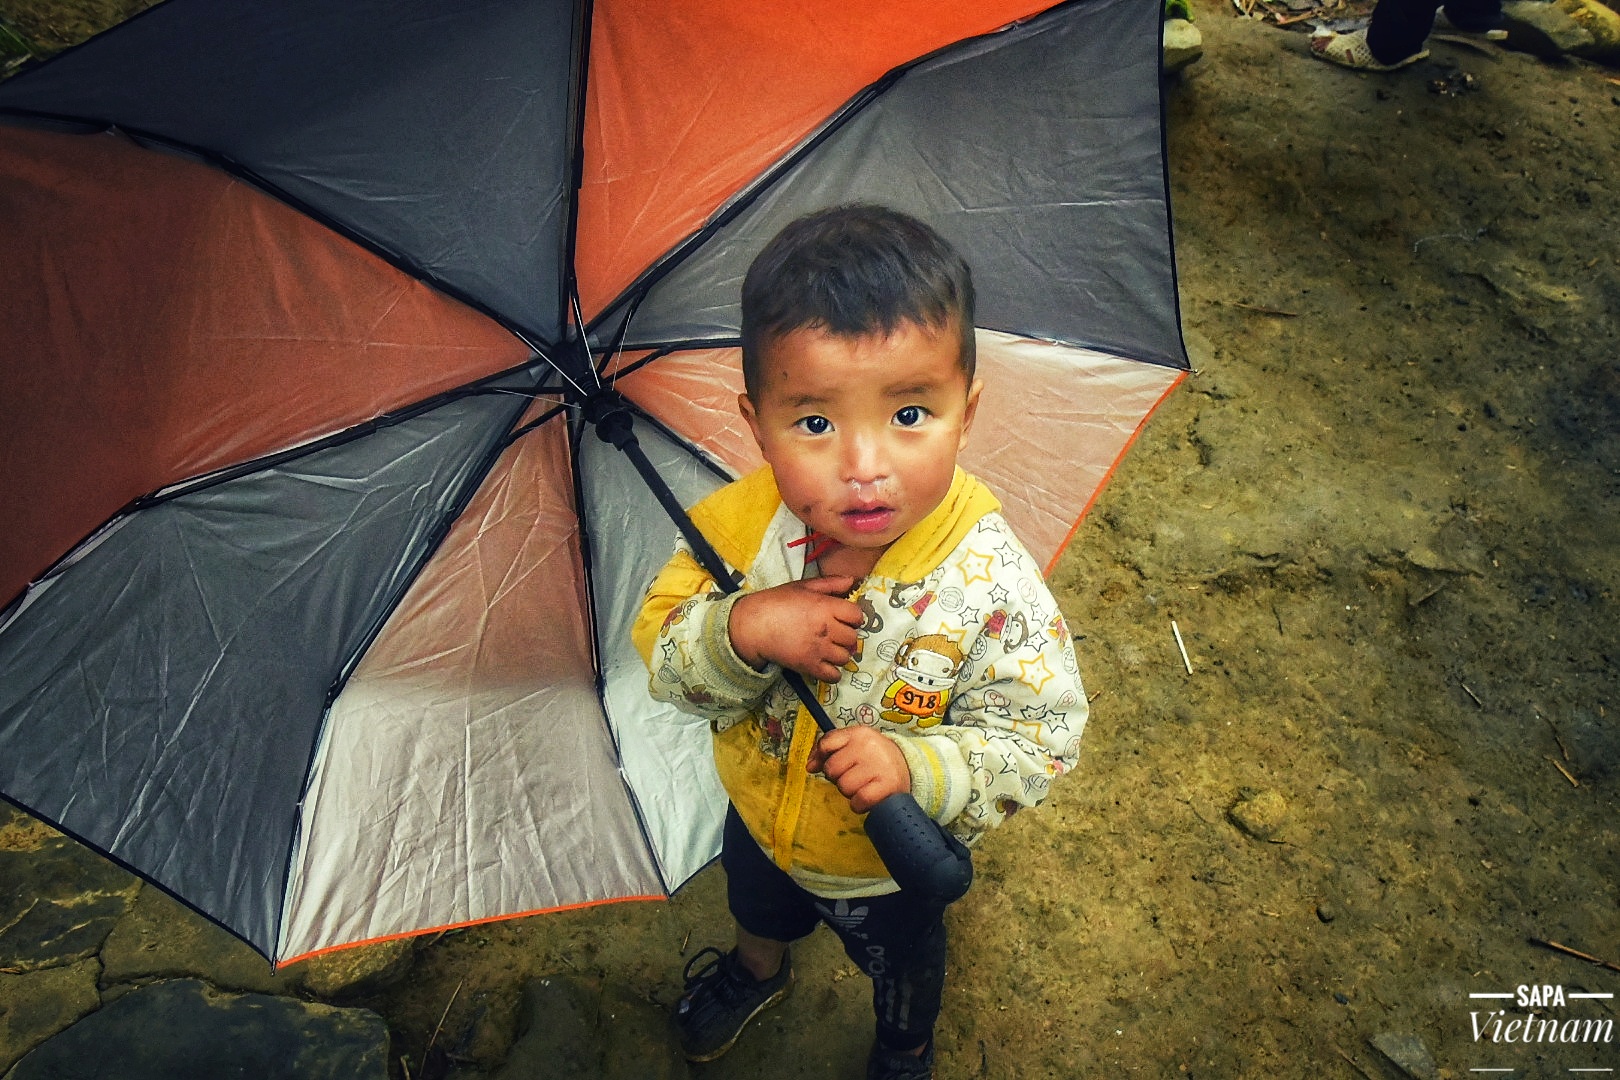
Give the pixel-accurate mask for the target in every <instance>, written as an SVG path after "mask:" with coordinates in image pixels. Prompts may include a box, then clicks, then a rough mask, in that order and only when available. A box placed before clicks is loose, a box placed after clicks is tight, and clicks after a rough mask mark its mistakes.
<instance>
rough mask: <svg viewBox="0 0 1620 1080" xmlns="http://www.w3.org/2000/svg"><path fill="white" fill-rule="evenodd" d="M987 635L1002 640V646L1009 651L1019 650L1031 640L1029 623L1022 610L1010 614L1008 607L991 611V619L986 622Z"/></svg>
mask: <svg viewBox="0 0 1620 1080" xmlns="http://www.w3.org/2000/svg"><path fill="white" fill-rule="evenodd" d="M984 634H985V636H986V637H989V638H994V639H995V640H997V641H999V642H1001V647H1002V649H1004V650H1005V651H1007V652H1017V651H1018V650H1019V649H1021V648H1023V647H1024V642H1026V641H1028V640H1029V623H1028V621H1026V620H1025V618H1024V613H1023V612H1022V611H1015V612H1012V613H1011V614H1008V613H1007V611H1006V609H1004V608H997V609H996V610H995V611H992V612H991V613H990V618H989V620H988V621H987V622H986V623H985V624H984Z"/></svg>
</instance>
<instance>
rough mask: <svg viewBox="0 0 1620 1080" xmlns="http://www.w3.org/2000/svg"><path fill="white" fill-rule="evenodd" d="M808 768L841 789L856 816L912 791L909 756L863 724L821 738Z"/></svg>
mask: <svg viewBox="0 0 1620 1080" xmlns="http://www.w3.org/2000/svg"><path fill="white" fill-rule="evenodd" d="M805 768H806V769H808V770H809V771H810V772H813V773H816V772H818V773H821V774H822V775H823V776H825V777H826V778H827V779H829V780H831V781H832V782H833V783H834V784H836V785H838V790H839V791H841V792H842V793H843V795H844V798H846V799H848V800H849V805H850V809H852V810H854V811H855V812H856V813H857V814H864V813H866V812H867V811H868V810H870V809H872V807H874V806H876V805H877V804H878V803H880V802H882V801H883V800H884V799H887V798H888V797H889V796H890V795H896V794H898V793H900V792H902V791H910V790H911V770H910V769H909V768H907V766H906V756H905V755H904V754H902V753H901V752H900V748H899V747H898V746H896V745H895V744H894V742H893V741H892V740H890V739H889V738H887V737H885V736H883V735H879V734H878V733H877V732H876V731H875V730H874V729H872V728H869V727H867V726H866V725H864V724H856V725H853V726H851V727H846V728H839V729H838V730H837V731H829V732H827V733H826V734H825V735H823V736H821V738H819V739H817V740H816V745H815V747H814V748H813V749H812V750H811V751H810V760H809V761H807V762H805Z"/></svg>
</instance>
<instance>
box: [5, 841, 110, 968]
mask: <svg viewBox="0 0 1620 1080" xmlns="http://www.w3.org/2000/svg"><path fill="white" fill-rule="evenodd" d="M138 891H140V881H139V879H137V878H135V877H134V876H133V875H131V874H129V873H128V872H127V871H125V870H123V869H121V868H119V867H118V866H115V865H114V864H113V863H111V862H109V861H108V860H106V859H104V858H102V857H101V856H100V855H97V854H96V853H95V852H93V851H91V850H90V849H89V848H86V847H84V846H83V845H81V844H79V843H76V842H75V841H73V840H69V839H68V838H67V837H65V836H61V835H60V834H42V835H41V842H40V843H38V844H37V845H34V846H24V847H12V846H8V847H6V848H3V849H0V968H7V969H11V970H14V971H35V970H38V969H40V968H48V967H58V966H61V965H64V964H72V963H76V962H77V961H79V960H84V959H87V958H89V957H91V956H94V955H95V954H96V952H97V951H98V950H99V949H100V948H101V943H102V942H103V941H105V940H106V939H107V935H108V934H110V933H111V932H112V929H113V925H114V924H115V923H116V922H117V921H118V920H119V919H120V918H122V917H123V915H124V913H125V912H127V911H128V910H129V906H130V903H131V902H132V901H133V900H134V897H135V894H136V893H137V892H138Z"/></svg>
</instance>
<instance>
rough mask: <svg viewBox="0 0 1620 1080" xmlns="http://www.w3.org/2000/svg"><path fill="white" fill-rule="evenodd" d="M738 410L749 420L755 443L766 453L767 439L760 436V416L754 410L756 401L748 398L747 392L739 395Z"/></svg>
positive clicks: (749, 428)
mask: <svg viewBox="0 0 1620 1080" xmlns="http://www.w3.org/2000/svg"><path fill="white" fill-rule="evenodd" d="M737 411H738V412H740V413H742V418H743V419H744V420H746V421H748V430H749V431H751V432H753V434H754V444H755V445H756V446H758V447H759V449H760V452H761V453H764V452H765V440H764V439H761V438H760V437H759V416H758V415H757V414H756V413H755V412H754V403H753V402H752V401H749V400H748V395H747V394H738V395H737Z"/></svg>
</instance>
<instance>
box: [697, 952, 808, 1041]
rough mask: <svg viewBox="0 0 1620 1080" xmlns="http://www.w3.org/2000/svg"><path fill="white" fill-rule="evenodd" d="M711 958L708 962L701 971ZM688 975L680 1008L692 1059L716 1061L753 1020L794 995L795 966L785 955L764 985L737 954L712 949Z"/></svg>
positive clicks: (704, 953) (700, 957)
mask: <svg viewBox="0 0 1620 1080" xmlns="http://www.w3.org/2000/svg"><path fill="white" fill-rule="evenodd" d="M705 959H707V960H708V963H706V964H703V965H702V966H701V967H699V966H698V965H699V961H702V960H705ZM693 968H697V972H696V974H694V973H693V970H692V969H693ZM685 977H686V993H685V994H684V995H682V997H681V1001H680V1004H678V1005H676V1006H675V1027H676V1029H677V1030H679V1031H680V1033H681V1053H683V1054H685V1055H686V1060H688V1061H713V1060H714V1059H715V1058H717V1057H719V1056H720V1055H721V1054H724V1053H725V1052H726V1051H727V1050H730V1049H731V1048H732V1046H733V1045H735V1044H736V1042H737V1036H739V1035H741V1034H742V1029H743V1028H744V1027H745V1026H746V1025H747V1024H748V1021H750V1020H752V1019H753V1018H754V1017H756V1016H758V1015H759V1014H760V1013H762V1012H764V1011H765V1010H766V1009H768V1008H770V1007H771V1006H772V1005H775V1004H776V1003H777V1002H779V1001H781V1000H782V999H783V998H785V997H787V996H788V991H789V990H790V989H792V987H793V964H792V962H791V959H790V957H789V956H788V954H787V953H783V954H782V967H781V968H780V969H779V970H778V971H777V973H776V974H775V975H772V976H771V977H770V978H768V979H765V980H764V981H760V980H758V979H755V978H754V976H753V975H751V974H750V973H749V971H748V969H747V968H745V967H743V965H742V961H740V960H738V959H737V950H735V949H733V950H731V951H730V952H728V953H721V951H720V950H719V949H713V948H710V949H704V950H703V951H702V952H700V953H698V954H697V955H696V956H694V957H692V959H690V960H688V961H687V962H686V973H685Z"/></svg>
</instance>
